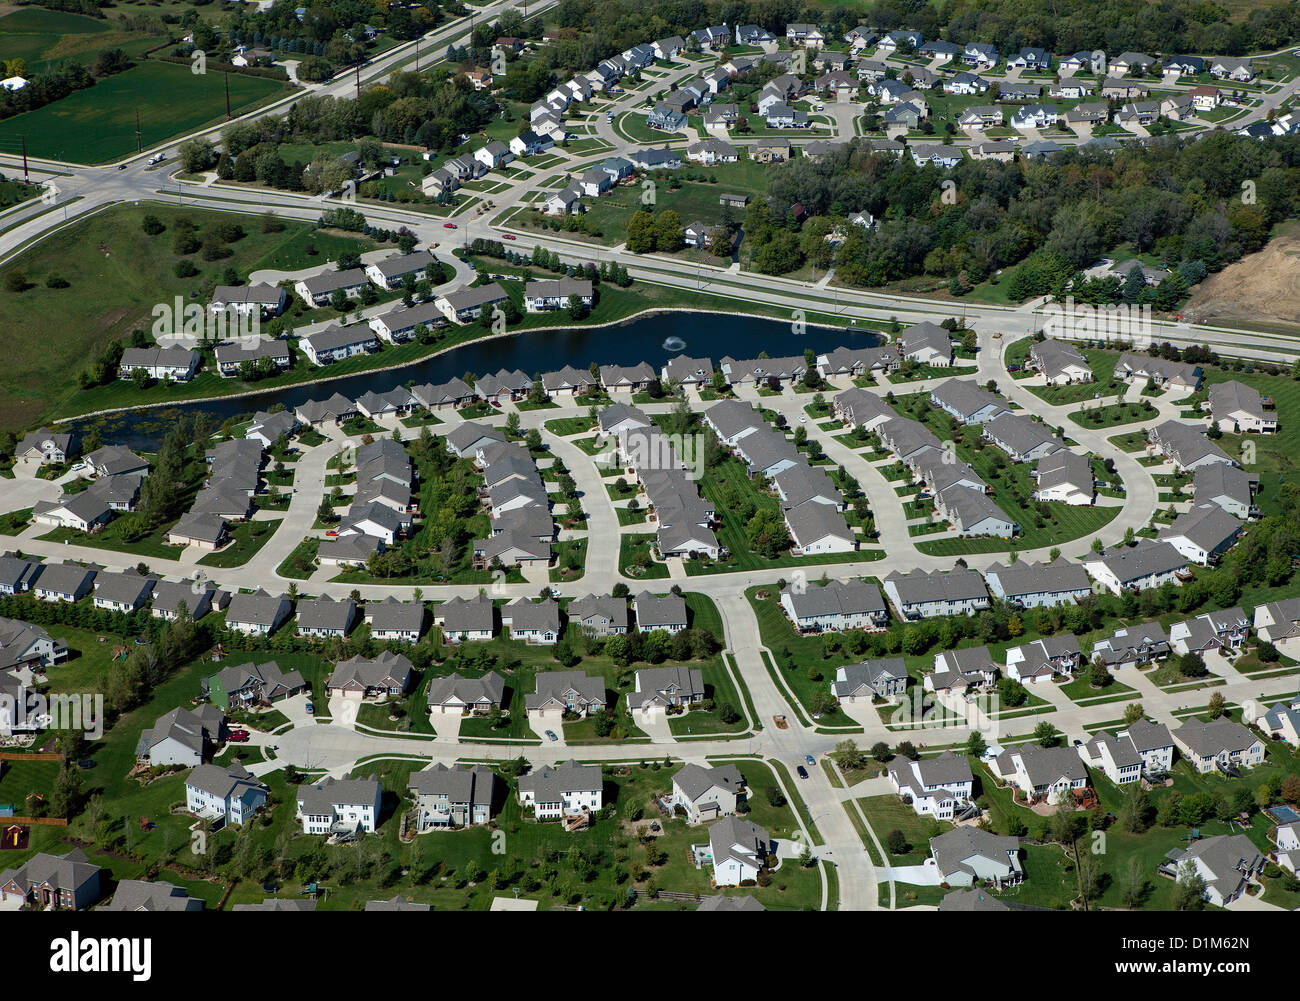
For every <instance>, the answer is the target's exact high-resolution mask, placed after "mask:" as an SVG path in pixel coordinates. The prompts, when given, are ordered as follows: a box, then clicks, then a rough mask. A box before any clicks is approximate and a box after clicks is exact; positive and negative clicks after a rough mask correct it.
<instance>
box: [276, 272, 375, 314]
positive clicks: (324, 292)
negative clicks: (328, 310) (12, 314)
mask: <svg viewBox="0 0 1300 1001" xmlns="http://www.w3.org/2000/svg"><path fill="white" fill-rule="evenodd" d="M368 287H370V276H369V275H368V274H366V272H365V269H364V268H347V269H345V270H342V271H325V272H322V273H321V274H318V275H313V276H312V277H311V278H303V279H301V280H299V281H298V282H296V283H295V284H294V291H295V292H297V293H298V296H299V298H301V299H302V301H303V302H304V303H305V304H306V305H307V306H309V307H315V306H328V305H329V304H330V300H331V299H332V298H333V296H334V293H335V292H342V293H343V294H344V295H345V296H347V297H348V298H349V299H355V298H356V297H357V296H358V295H360V293H361V290H362V289H363V288H368Z"/></svg>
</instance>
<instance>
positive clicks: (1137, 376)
mask: <svg viewBox="0 0 1300 1001" xmlns="http://www.w3.org/2000/svg"><path fill="white" fill-rule="evenodd" d="M1117 267H1122V265H1117ZM1115 374H1116V376H1118V377H1119V378H1121V379H1124V380H1125V381H1126V382H1134V381H1145V380H1147V379H1150V380H1151V381H1153V382H1154V383H1155V384H1156V386H1157V387H1158V388H1160V389H1173V390H1183V391H1185V392H1188V393H1190V392H1193V391H1194V390H1195V389H1196V388H1197V387H1199V386H1200V384H1201V369H1200V367H1199V366H1196V365H1189V364H1187V363H1186V362H1181V361H1169V360H1168V359H1167V358H1152V357H1149V356H1148V355H1138V354H1132V353H1131V352H1125V353H1124V354H1121V355H1120V356H1119V361H1117V362H1116V363H1115Z"/></svg>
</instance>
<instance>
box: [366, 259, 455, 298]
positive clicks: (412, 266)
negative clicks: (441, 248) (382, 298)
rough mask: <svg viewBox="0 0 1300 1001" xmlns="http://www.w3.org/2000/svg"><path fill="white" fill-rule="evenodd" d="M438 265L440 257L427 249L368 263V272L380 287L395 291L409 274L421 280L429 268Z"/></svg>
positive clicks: (435, 267)
mask: <svg viewBox="0 0 1300 1001" xmlns="http://www.w3.org/2000/svg"><path fill="white" fill-rule="evenodd" d="M431 267H432V268H434V269H435V273H436V269H437V267H438V259H437V258H436V257H434V256H433V254H431V253H429V251H427V250H418V251H415V252H414V253H410V254H394V255H393V256H392V257H386V258H384V259H383V260H382V261H376V262H375V263H374V264H367V265H366V274H367V275H368V276H369V277H370V280H371V281H372V282H374V283H375V284H376V285H378V286H379V287H380V288H383V289H388V290H389V291H393V290H395V289H399V288H401V287H402V285H403V284H405V281H406V278H407V276H408V275H409V276H411V277H412V278H414V279H415V280H417V281H418V280H419V279H421V278H423V277H424V276H425V274H426V273H427V272H428V270H429V268H431Z"/></svg>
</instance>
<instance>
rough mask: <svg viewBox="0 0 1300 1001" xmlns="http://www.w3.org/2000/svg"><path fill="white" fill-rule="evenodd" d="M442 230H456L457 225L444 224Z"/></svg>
mask: <svg viewBox="0 0 1300 1001" xmlns="http://www.w3.org/2000/svg"><path fill="white" fill-rule="evenodd" d="M442 228H443V229H455V228H456V224H455V223H454V222H444V223H443V224H442Z"/></svg>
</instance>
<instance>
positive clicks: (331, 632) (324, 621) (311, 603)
mask: <svg viewBox="0 0 1300 1001" xmlns="http://www.w3.org/2000/svg"><path fill="white" fill-rule="evenodd" d="M358 616H359V611H358V609H357V605H356V603H355V602H354V601H352V600H351V599H348V598H344V599H343V600H342V601H336V600H335V599H333V598H331V597H330V596H329V595H322V596H321V597H319V598H300V599H299V600H298V630H297V631H298V635H299V636H313V637H316V638H318V639H325V638H329V637H332V636H334V637H343V636H346V635H347V634H348V633H349V632H350V631H351V630H352V627H353V626H355V625H356V624H357V618H358Z"/></svg>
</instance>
